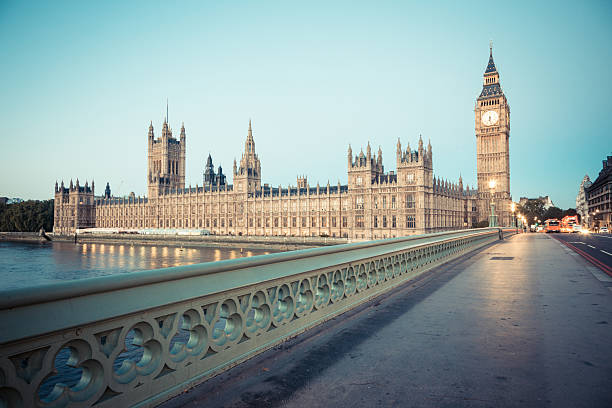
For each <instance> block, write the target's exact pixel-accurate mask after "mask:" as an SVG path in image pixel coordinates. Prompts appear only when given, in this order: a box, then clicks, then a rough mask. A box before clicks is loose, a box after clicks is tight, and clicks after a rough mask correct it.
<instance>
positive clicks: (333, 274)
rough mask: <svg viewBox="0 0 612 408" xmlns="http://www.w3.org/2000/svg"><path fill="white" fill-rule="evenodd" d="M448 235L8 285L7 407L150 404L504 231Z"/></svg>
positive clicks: (2, 344) (0, 391) (1, 385)
mask: <svg viewBox="0 0 612 408" xmlns="http://www.w3.org/2000/svg"><path fill="white" fill-rule="evenodd" d="M500 235H501V233H500V230H498V229H478V230H465V231H454V232H444V233H437V234H429V235H424V236H413V237H409V238H393V239H386V240H380V241H370V242H362V243H354V244H346V245H338V246H334V247H325V248H315V249H305V250H300V251H293V252H286V253H277V254H270V255H262V256H256V257H252V258H242V259H234V260H228V261H220V262H214V263H206V264H197V265H189V266H181V267H173V268H166V269H158V270H151V271H143V272H137V273H127V274H120V275H112V276H104V277H98V278H91V279H82V280H77V281H66V282H62V283H59V284H54V285H47V286H39V287H34V288H28V289H19V290H8V291H2V292H0V407H20V406H26V407H68V406H69V407H81V406H87V407H89V406H96V407H118V406H139V407H149V406H155V405H156V404H158V403H160V402H162V401H164V400H166V399H168V398H170V397H172V396H174V395H177V394H179V393H180V392H182V391H184V390H185V389H188V388H190V387H191V386H193V385H195V384H197V383H199V382H202V381H204V380H206V379H208V378H210V377H211V376H214V375H216V374H218V373H220V372H222V371H223V370H227V369H228V368H231V367H233V366H235V365H236V364H239V363H240V362H242V361H244V360H246V359H248V358H250V357H252V356H254V355H256V354H257V353H260V352H262V351H264V350H266V349H269V348H271V347H273V346H274V345H276V344H278V343H280V342H282V341H284V340H285V339H287V338H289V337H292V336H295V335H296V334H298V333H300V332H303V331H304V330H307V329H308V328H310V327H312V326H314V325H317V324H319V323H321V322H323V321H325V320H328V319H330V318H332V317H335V316H338V315H339V314H341V313H343V312H345V311H347V310H349V309H351V308H353V307H355V306H356V305H358V304H361V303H363V302H365V301H367V300H369V299H371V298H373V297H375V296H378V295H380V294H382V293H384V292H386V291H388V290H390V289H391V288H393V287H395V286H397V285H399V284H401V283H403V282H406V281H407V280H409V279H411V278H414V277H415V276H417V275H419V274H421V273H423V272H425V271H427V270H428V269H431V268H432V267H434V266H436V265H439V264H441V263H444V262H447V261H449V260H451V259H454V258H457V257H459V256H461V255H462V254H464V253H466V252H469V251H472V250H474V249H477V248H479V247H481V246H483V245H486V244H488V243H490V242H493V241H496V240H498V239H499V237H500Z"/></svg>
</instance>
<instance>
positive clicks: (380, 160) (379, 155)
mask: <svg viewBox="0 0 612 408" xmlns="http://www.w3.org/2000/svg"><path fill="white" fill-rule="evenodd" d="M376 164H378V166H382V148H381V147H380V146H378V158H377V159H376ZM381 168H382V167H381Z"/></svg>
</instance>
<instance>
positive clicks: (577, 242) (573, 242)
mask: <svg viewBox="0 0 612 408" xmlns="http://www.w3.org/2000/svg"><path fill="white" fill-rule="evenodd" d="M570 244H582V245H586V244H585V243H584V242H580V241H570Z"/></svg>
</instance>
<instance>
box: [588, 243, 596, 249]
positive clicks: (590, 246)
mask: <svg viewBox="0 0 612 408" xmlns="http://www.w3.org/2000/svg"><path fill="white" fill-rule="evenodd" d="M587 246H588V247H589V248H593V249H595V247H594V246H593V245H589V244H587Z"/></svg>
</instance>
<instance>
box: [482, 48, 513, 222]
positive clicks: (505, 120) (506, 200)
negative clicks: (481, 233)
mask: <svg viewBox="0 0 612 408" xmlns="http://www.w3.org/2000/svg"><path fill="white" fill-rule="evenodd" d="M474 113H475V131H476V167H477V178H478V198H479V205H478V209H479V220H481V221H482V220H486V219H488V215H489V214H490V212H491V209H490V208H491V207H490V204H491V199H493V200H494V202H495V213H496V215H497V216H498V220H499V225H510V201H511V197H510V149H509V148H510V144H509V141H510V106H509V105H508V100H507V99H506V96H505V95H504V92H503V90H502V88H501V84H500V81H499V72H498V71H497V67H496V66H495V61H494V60H493V45H492V44H490V45H489V62H488V63H487V67H486V69H485V72H484V75H483V83H482V91H481V92H480V95H479V96H478V98H477V99H476V105H475V108H474ZM490 181H494V182H495V183H494V184H495V186H496V187H495V189H494V190H493V193H492V194H493V197H492V196H491V189H490V188H489V182H490Z"/></svg>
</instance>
